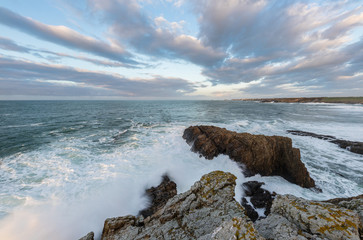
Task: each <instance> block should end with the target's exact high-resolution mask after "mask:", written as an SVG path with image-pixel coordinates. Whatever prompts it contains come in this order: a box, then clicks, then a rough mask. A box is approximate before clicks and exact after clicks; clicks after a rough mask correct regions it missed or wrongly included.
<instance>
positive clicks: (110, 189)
mask: <svg viewBox="0 0 363 240" xmlns="http://www.w3.org/2000/svg"><path fill="white" fill-rule="evenodd" d="M146 129H147V128H146ZM183 129H184V128H183V127H172V128H163V129H161V130H160V131H159V130H158V131H159V132H158V138H155V135H153V134H150V133H149V134H146V131H145V132H142V131H141V134H139V135H138V138H134V141H133V142H130V143H129V144H125V145H123V146H122V147H120V148H117V149H116V150H115V151H112V152H105V153H102V154H98V155H93V153H92V151H90V150H89V146H87V148H86V146H84V145H85V143H82V141H81V140H78V139H73V138H70V139H68V138H67V139H62V140H61V141H58V142H55V143H53V144H51V145H50V146H48V147H47V148H45V149H41V150H38V151H34V152H30V153H27V154H20V155H18V156H16V157H13V159H8V160H6V161H5V162H6V163H5V164H4V166H3V169H4V170H5V171H4V173H6V174H5V175H3V176H2V178H4V179H3V180H5V179H11V180H9V181H12V182H11V184H7V185H6V186H8V189H6V192H8V193H10V192H13V193H14V198H19V199H21V201H20V202H19V207H18V208H17V209H16V210H15V211H12V213H11V214H10V215H9V216H6V217H5V218H4V219H3V220H2V221H1V223H0V239H9V238H11V239H24V238H27V239H49V238H51V239H76V238H77V237H81V236H82V234H86V233H87V232H88V231H91V230H93V231H95V232H96V234H98V235H100V233H101V231H102V229H101V228H102V226H103V222H104V220H105V219H106V218H107V217H112V216H121V215H126V214H137V212H138V211H139V210H140V209H142V208H143V207H145V206H146V204H147V199H146V198H145V197H144V196H143V194H144V190H145V189H146V188H149V187H151V186H156V185H157V184H159V183H160V181H161V176H162V175H163V174H165V173H167V174H168V175H169V176H170V177H171V179H172V180H173V181H175V182H176V183H177V190H178V192H179V193H180V192H184V191H187V190H188V189H189V188H190V187H191V185H192V184H193V183H194V182H195V181H197V180H199V179H200V177H201V176H202V175H204V174H206V173H209V172H211V171H214V170H223V171H228V172H232V173H233V174H235V175H236V176H238V183H239V184H241V183H242V182H243V181H244V177H243V175H242V173H241V170H240V169H239V167H238V166H237V164H236V163H235V162H232V161H231V160H229V158H228V157H226V156H219V157H217V158H216V159H214V160H213V161H207V160H205V159H203V158H199V157H198V155H197V154H195V153H192V152H191V151H190V150H189V149H190V147H189V146H188V145H187V144H186V143H185V141H184V140H183V139H182V138H181V137H180V136H181V135H182V131H183ZM160 132H162V134H160ZM35 179H38V180H36V181H35ZM24 188H28V189H29V191H24ZM241 197H242V189H241V188H239V187H238V188H236V199H241ZM0 201H2V202H4V201H5V199H0ZM12 208H13V206H7V208H5V209H1V211H3V212H7V211H11V210H12ZM19 226H21V228H22V231H18V229H19ZM75 226H77V227H76V228H75ZM35 229H37V230H36V231H35ZM65 229H67V230H66V231H65ZM55 233H56V234H55ZM34 234H35V235H34ZM28 236H30V238H29V237H28Z"/></svg>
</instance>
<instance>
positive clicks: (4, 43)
mask: <svg viewBox="0 0 363 240" xmlns="http://www.w3.org/2000/svg"><path fill="white" fill-rule="evenodd" d="M0 48H2V49H4V50H8V51H16V52H23V53H28V52H30V51H31V49H29V48H27V47H23V46H20V45H18V44H17V43H15V42H14V41H13V40H11V39H8V38H3V37H1V36H0Z"/></svg>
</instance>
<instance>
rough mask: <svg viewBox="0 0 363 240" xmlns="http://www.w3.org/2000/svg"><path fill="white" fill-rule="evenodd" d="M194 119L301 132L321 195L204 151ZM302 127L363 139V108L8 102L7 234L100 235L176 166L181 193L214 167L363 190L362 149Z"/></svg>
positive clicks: (0, 209) (288, 189) (1, 122)
mask: <svg viewBox="0 0 363 240" xmlns="http://www.w3.org/2000/svg"><path fill="white" fill-rule="evenodd" d="M192 125H215V126H218V127H224V128H227V129H228V130H232V131H237V132H248V133H252V134H264V135H270V136H272V135H280V136H287V137H290V138H292V140H293V146H294V147H297V148H299V149H300V151H301V158H302V161H303V162H304V163H305V165H306V167H307V169H308V171H309V172H310V174H311V176H312V178H313V179H315V181H316V184H317V186H318V187H319V188H321V189H322V192H321V193H318V192H316V191H312V190H310V189H304V188H301V187H299V186H297V185H294V184H292V183H289V182H287V181H286V180H284V179H283V178H281V177H278V176H272V177H263V176H259V175H256V176H253V177H245V176H243V174H242V172H241V169H240V168H239V166H238V165H237V163H235V162H233V161H231V160H230V159H229V158H228V157H227V156H223V155H221V156H218V157H217V158H215V159H213V160H206V159H204V158H200V157H199V155H198V154H196V153H193V152H191V151H190V146H188V144H186V142H185V141H184V140H183V139H182V135H183V131H184V129H185V128H187V127H189V126H192ZM287 130H302V131H307V132H313V133H317V134H324V135H332V136H335V137H337V138H342V139H345V140H351V141H363V105H344V104H323V103H316V104H299V103H293V104H289V103H258V102H242V101H0V239H10V240H12V239H15V240H17V239H56V240H57V239H78V238H80V237H82V236H83V235H85V234H86V233H88V232H90V231H94V232H95V234H96V236H99V235H100V234H101V231H102V227H103V223H104V220H105V219H106V218H108V217H116V216H122V215H128V214H137V213H138V211H139V210H141V209H142V208H144V207H145V206H146V205H147V201H148V200H147V199H146V197H145V196H144V190H145V189H146V188H149V187H151V186H156V185H158V184H159V183H160V181H161V176H162V175H163V174H165V173H167V174H168V175H169V176H170V178H171V179H172V180H173V181H175V182H176V184H177V190H178V193H181V192H184V191H186V190H188V189H189V188H190V187H191V185H192V184H193V183H194V182H195V181H197V180H199V179H200V177H201V176H202V175H203V174H206V173H208V172H211V171H213V170H223V171H228V172H231V173H233V174H235V175H236V176H237V178H238V179H237V183H238V185H237V187H236V199H237V200H238V201H240V199H241V197H242V195H243V191H242V189H241V186H240V185H241V184H242V183H243V182H246V181H251V180H257V181H263V182H265V185H264V188H266V189H268V190H270V191H275V192H277V193H280V194H294V195H296V196H298V197H304V198H307V199H313V200H325V199H329V198H335V197H350V196H355V195H359V194H363V155H359V154H355V153H352V152H349V151H347V150H345V149H342V148H339V146H337V145H335V144H333V143H330V142H328V141H324V140H321V139H316V138H311V137H306V136H295V135H291V134H289V133H287V132H286V131H287Z"/></svg>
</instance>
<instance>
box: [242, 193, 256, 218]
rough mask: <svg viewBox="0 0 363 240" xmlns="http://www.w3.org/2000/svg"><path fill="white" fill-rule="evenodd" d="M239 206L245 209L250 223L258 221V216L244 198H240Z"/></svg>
mask: <svg viewBox="0 0 363 240" xmlns="http://www.w3.org/2000/svg"><path fill="white" fill-rule="evenodd" d="M241 205H242V206H243V207H244V208H245V213H246V215H247V216H248V217H249V218H250V219H251V221H252V222H255V221H256V220H257V219H258V217H259V215H258V213H257V212H256V210H255V209H254V208H253V207H252V206H251V205H250V203H249V202H248V201H247V199H246V198H242V204H241Z"/></svg>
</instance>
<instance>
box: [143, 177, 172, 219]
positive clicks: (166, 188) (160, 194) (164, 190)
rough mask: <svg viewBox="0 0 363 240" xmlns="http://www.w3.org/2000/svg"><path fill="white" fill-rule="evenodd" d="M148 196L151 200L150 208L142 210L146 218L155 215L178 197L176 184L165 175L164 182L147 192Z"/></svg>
mask: <svg viewBox="0 0 363 240" xmlns="http://www.w3.org/2000/svg"><path fill="white" fill-rule="evenodd" d="M146 195H147V196H148V197H149V198H150V200H151V202H150V206H149V207H148V208H146V209H144V210H141V211H140V213H139V214H141V215H142V216H143V217H144V218H146V217H148V216H151V215H153V214H154V213H155V212H156V211H157V210H159V209H161V208H162V207H164V205H165V204H166V202H167V201H168V200H169V199H170V198H172V197H174V196H175V195H176V184H175V182H173V181H171V180H170V179H169V177H168V176H166V175H164V176H163V180H162V182H161V183H160V184H159V186H157V187H151V188H149V189H147V190H146Z"/></svg>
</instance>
